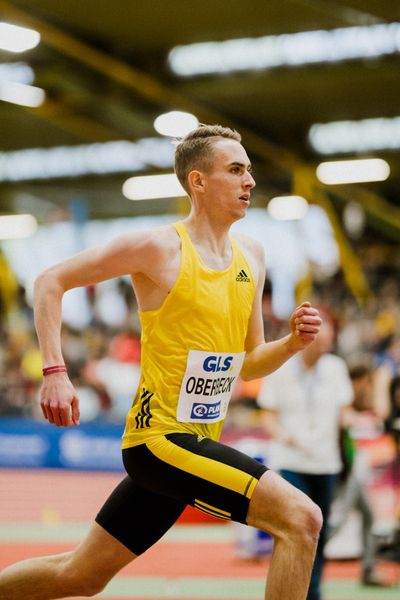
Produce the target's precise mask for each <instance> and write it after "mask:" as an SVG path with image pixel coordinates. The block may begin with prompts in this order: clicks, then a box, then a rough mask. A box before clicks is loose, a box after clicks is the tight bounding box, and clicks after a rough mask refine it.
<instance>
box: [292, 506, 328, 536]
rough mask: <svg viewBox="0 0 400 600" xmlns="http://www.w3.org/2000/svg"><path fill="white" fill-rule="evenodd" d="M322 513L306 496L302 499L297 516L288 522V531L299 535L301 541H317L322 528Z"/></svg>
mask: <svg viewBox="0 0 400 600" xmlns="http://www.w3.org/2000/svg"><path fill="white" fill-rule="evenodd" d="M322 522H323V518H322V512H321V509H320V508H319V506H317V505H316V504H315V502H313V501H312V500H311V499H310V498H308V497H307V496H306V497H305V498H304V497H303V498H302V502H301V504H300V506H299V511H298V514H297V516H296V515H295V516H294V518H293V519H292V520H291V522H290V528H289V530H290V531H294V532H295V533H297V534H299V535H300V537H301V538H303V539H310V540H311V541H316V540H318V537H319V533H320V531H321V527H322Z"/></svg>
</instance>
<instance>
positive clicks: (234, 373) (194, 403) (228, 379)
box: [176, 350, 246, 423]
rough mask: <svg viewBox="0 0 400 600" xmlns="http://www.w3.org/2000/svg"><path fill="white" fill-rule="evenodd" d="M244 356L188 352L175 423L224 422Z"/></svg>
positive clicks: (242, 354)
mask: <svg viewBox="0 0 400 600" xmlns="http://www.w3.org/2000/svg"><path fill="white" fill-rule="evenodd" d="M245 354H246V353H245V352H236V353H234V352H231V353H227V352H203V351H201V350H189V354H188V359H187V365H186V372H185V374H184V376H183V380H182V385H181V390H180V393H179V399H178V407H177V415H176V418H177V420H178V421H180V422H181V423H216V422H217V421H222V420H223V419H225V417H226V413H227V410H228V405H229V400H230V399H231V395H232V390H233V386H234V383H235V381H236V379H237V378H238V375H239V373H240V370H241V368H242V365H243V361H244V357H245Z"/></svg>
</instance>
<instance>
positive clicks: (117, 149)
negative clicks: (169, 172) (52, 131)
mask: <svg viewBox="0 0 400 600" xmlns="http://www.w3.org/2000/svg"><path fill="white" fill-rule="evenodd" d="M173 164H174V147H173V145H172V144H171V142H170V140H167V139H165V138H143V139H141V140H138V141H137V142H128V141H125V140H121V141H116V142H104V143H101V144H100V143H99V144H81V145H79V146H55V147H53V148H29V149H26V150H17V151H14V152H0V181H25V180H28V179H51V178H58V177H79V176H81V175H104V174H106V173H132V172H135V171H144V170H146V169H148V168H149V167H150V168H154V167H156V168H159V169H166V168H169V167H172V166H173Z"/></svg>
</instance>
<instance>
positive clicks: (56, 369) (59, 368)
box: [42, 365, 67, 377]
mask: <svg viewBox="0 0 400 600" xmlns="http://www.w3.org/2000/svg"><path fill="white" fill-rule="evenodd" d="M66 372H67V367H66V366H65V365H54V366H53V367H45V368H44V369H42V373H43V377H46V375H52V374H53V373H66Z"/></svg>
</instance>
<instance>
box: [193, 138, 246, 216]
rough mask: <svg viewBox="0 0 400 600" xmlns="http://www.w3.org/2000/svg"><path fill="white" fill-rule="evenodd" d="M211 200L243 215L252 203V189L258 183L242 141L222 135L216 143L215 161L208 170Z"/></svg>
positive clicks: (221, 207) (219, 206) (233, 212)
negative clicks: (254, 177)
mask: <svg viewBox="0 0 400 600" xmlns="http://www.w3.org/2000/svg"><path fill="white" fill-rule="evenodd" d="M204 184H205V188H204V189H205V192H206V198H207V200H208V201H209V202H210V203H212V206H213V207H214V209H217V208H218V209H220V210H223V211H227V212H228V214H230V216H231V217H234V218H235V219H241V218H242V217H244V216H245V214H246V212H247V208H248V207H249V206H250V192H251V190H252V189H253V188H254V186H255V185H256V183H255V181H254V179H253V177H252V175H251V164H250V161H249V158H248V156H247V154H246V151H245V149H244V148H243V146H242V145H241V144H239V142H236V141H235V140H230V139H224V138H221V139H219V140H217V141H216V142H214V143H213V161H212V167H211V169H210V171H209V172H207V173H205V174H204Z"/></svg>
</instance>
